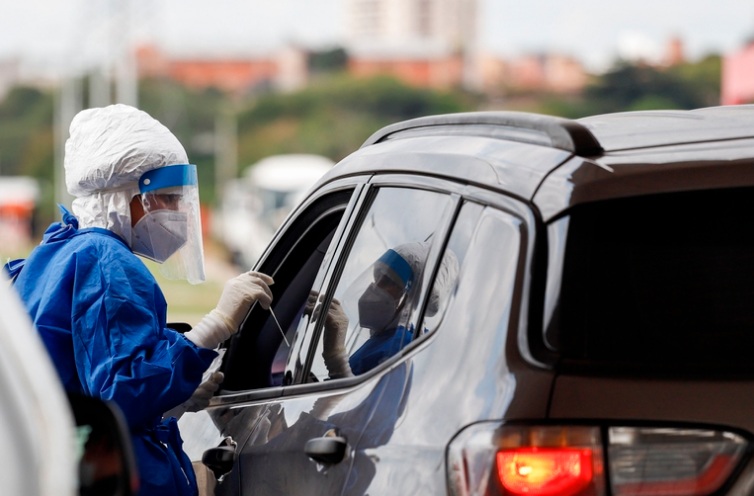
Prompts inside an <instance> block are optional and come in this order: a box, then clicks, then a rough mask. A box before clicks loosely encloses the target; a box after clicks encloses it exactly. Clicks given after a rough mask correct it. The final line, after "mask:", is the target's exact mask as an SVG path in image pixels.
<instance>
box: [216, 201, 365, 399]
mask: <svg viewBox="0 0 754 496" xmlns="http://www.w3.org/2000/svg"><path fill="white" fill-rule="evenodd" d="M357 196H358V194H354V191H353V190H343V191H338V192H335V193H331V194H329V195H326V196H324V197H322V198H320V199H319V200H317V201H316V202H314V203H313V204H312V205H311V206H309V207H308V208H307V209H306V210H305V211H304V212H303V213H302V214H300V215H298V216H297V218H296V219H295V220H294V221H293V222H292V224H291V225H289V226H287V227H286V228H285V230H284V231H283V233H282V235H281V237H280V239H279V240H278V241H277V243H276V244H275V246H274V249H273V250H272V251H271V252H270V253H269V255H268V256H267V257H266V259H265V260H264V261H263V263H262V264H261V266H260V267H258V269H257V270H259V271H261V272H264V273H267V274H272V275H273V277H274V279H275V284H273V285H272V286H271V289H272V291H273V295H274V297H273V302H272V310H273V311H274V313H275V317H276V318H273V316H272V313H271V312H270V311H268V310H265V309H263V308H262V307H261V306H260V305H255V306H254V307H253V309H252V311H251V313H250V314H249V316H248V317H247V319H246V321H245V322H244V324H243V326H242V328H241V331H240V332H239V333H238V334H236V335H235V336H234V337H233V338H232V339H231V341H230V344H229V346H228V347H227V352H226V354H225V357H224V360H223V368H222V370H223V372H224V373H225V380H224V383H223V389H224V390H226V391H238V390H246V389H258V388H264V387H272V386H280V385H282V384H283V382H284V380H283V376H284V372H285V363H286V361H287V360H288V357H289V354H290V352H291V347H292V346H293V344H294V342H293V340H294V339H295V337H297V336H298V333H296V329H297V328H298V327H299V324H300V322H301V321H302V320H304V317H305V316H304V315H303V314H304V310H305V307H306V302H307V297H308V295H309V293H310V291H311V289H312V287H313V285H314V284H315V278H316V277H317V275H318V274H321V273H322V268H323V267H324V266H326V265H327V264H328V263H329V257H331V256H332V254H333V250H334V248H333V246H331V244H332V243H333V240H334V239H335V238H336V236H337V234H336V233H337V232H338V228H341V229H342V227H343V223H344V220H343V216H344V214H345V213H346V212H347V211H348V210H349V208H352V204H353V203H354V202H355V199H356V198H357Z"/></svg>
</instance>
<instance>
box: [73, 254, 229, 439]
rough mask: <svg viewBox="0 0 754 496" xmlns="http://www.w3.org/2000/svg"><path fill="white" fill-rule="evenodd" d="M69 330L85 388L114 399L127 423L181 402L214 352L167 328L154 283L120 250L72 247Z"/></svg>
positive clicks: (141, 422)
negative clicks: (74, 250) (73, 255)
mask: <svg viewBox="0 0 754 496" xmlns="http://www.w3.org/2000/svg"><path fill="white" fill-rule="evenodd" d="M75 264H76V269H75V273H76V277H75V281H74V288H73V295H74V296H73V298H74V300H73V305H72V331H73V347H74V350H73V351H74V356H75V362H76V368H77V371H78V374H79V378H80V380H81V383H82V386H83V388H84V390H85V393H87V394H90V395H93V396H97V397H100V398H103V399H109V400H113V401H115V402H116V403H117V404H118V405H119V406H120V408H121V409H122V410H123V413H124V416H125V417H126V419H127V421H128V423H129V425H130V426H131V427H132V428H138V427H140V426H142V427H149V426H151V425H153V424H154V423H155V422H156V421H159V419H160V417H161V416H162V413H163V412H165V411H167V410H169V409H170V408H172V407H174V406H176V405H178V404H180V403H182V402H183V401H185V400H187V399H188V398H189V397H190V396H191V394H192V393H193V392H194V390H195V389H196V387H197V386H198V385H199V383H200V381H201V378H202V374H203V372H204V371H205V370H206V368H207V367H208V366H209V365H210V363H211V362H212V360H213V359H214V357H215V356H216V353H215V352H214V351H212V350H207V349H202V348H198V347H196V346H195V345H194V344H193V343H191V342H190V341H189V340H187V339H186V338H184V337H183V336H182V335H181V334H179V333H178V332H176V331H173V330H172V329H168V328H166V322H165V320H166V318H167V317H166V315H167V304H166V302H165V298H164V296H163V294H162V291H161V290H160V288H159V286H158V285H157V282H156V281H155V280H154V278H153V277H152V275H151V274H150V273H149V271H148V270H147V269H146V267H145V266H144V264H143V263H142V262H141V261H140V260H139V259H138V258H136V256H135V255H133V254H132V253H131V252H130V251H129V250H128V249H127V248H125V247H123V249H121V250H113V249H112V244H109V246H108V245H107V244H93V245H91V249H89V250H83V251H79V252H77V253H76V259H75Z"/></svg>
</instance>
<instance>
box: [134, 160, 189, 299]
mask: <svg viewBox="0 0 754 496" xmlns="http://www.w3.org/2000/svg"><path fill="white" fill-rule="evenodd" d="M139 191H140V193H141V204H142V207H143V209H144V217H143V218H141V219H140V220H139V221H138V222H137V223H136V224H135V225H134V228H133V231H132V236H133V239H132V243H131V244H132V247H131V248H132V250H133V251H134V253H138V254H139V255H142V256H144V257H147V258H149V259H151V260H154V261H156V262H158V263H160V264H161V265H160V272H162V274H163V275H164V276H165V277H167V278H169V279H186V280H187V281H188V282H190V283H192V284H197V283H200V282H202V281H204V249H203V246H202V223H201V217H200V213H199V188H198V181H197V174H196V166H195V165H189V164H182V165H170V166H167V167H161V168H159V169H155V170H152V171H149V172H146V173H144V175H142V176H141V178H140V179H139Z"/></svg>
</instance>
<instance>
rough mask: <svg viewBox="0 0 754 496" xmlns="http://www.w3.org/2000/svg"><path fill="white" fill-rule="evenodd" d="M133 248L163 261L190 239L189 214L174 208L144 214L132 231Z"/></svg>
mask: <svg viewBox="0 0 754 496" xmlns="http://www.w3.org/2000/svg"><path fill="white" fill-rule="evenodd" d="M131 235H132V240H131V250H132V251H133V252H134V253H137V254H139V255H142V256H145V257H147V258H149V259H151V260H154V261H155V262H159V263H163V262H164V261H165V260H167V259H168V258H170V255H172V254H173V253H175V252H176V251H178V250H179V249H180V248H181V247H182V246H183V245H184V244H186V240H187V239H188V215H187V214H186V213H185V212H176V211H173V210H155V211H152V212H149V213H147V214H145V215H144V217H142V218H141V219H139V221H138V222H137V223H136V225H134V227H133V230H132V231H131Z"/></svg>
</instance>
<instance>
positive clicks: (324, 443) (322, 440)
mask: <svg viewBox="0 0 754 496" xmlns="http://www.w3.org/2000/svg"><path fill="white" fill-rule="evenodd" d="M347 446H348V442H347V441H346V438H344V437H341V436H325V437H316V438H314V439H310V440H308V441H307V442H306V446H304V452H305V453H306V455H307V456H308V457H309V458H311V459H312V460H314V461H316V462H320V463H326V464H333V463H338V462H340V461H341V460H343V457H344V456H345V454H346V447H347Z"/></svg>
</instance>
